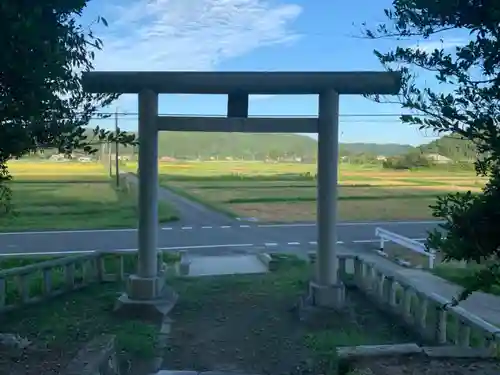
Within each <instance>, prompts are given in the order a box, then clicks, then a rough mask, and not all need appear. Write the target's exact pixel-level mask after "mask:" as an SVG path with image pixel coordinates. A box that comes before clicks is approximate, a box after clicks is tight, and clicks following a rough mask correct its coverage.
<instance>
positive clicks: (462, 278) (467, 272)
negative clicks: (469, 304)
mask: <svg viewBox="0 0 500 375" xmlns="http://www.w3.org/2000/svg"><path fill="white" fill-rule="evenodd" d="M479 267H480V266H479V265H472V264H468V265H467V266H466V267H464V268H462V267H458V266H456V265H455V266H454V265H447V264H440V265H438V266H436V267H435V268H433V269H432V270H431V271H432V273H433V274H435V275H436V276H439V277H441V278H443V279H445V280H448V281H451V282H452V283H455V284H458V285H460V286H462V287H467V282H468V281H470V280H471V278H472V277H474V274H475V272H476V271H477V270H478V269H479ZM483 291H484V292H485V293H491V294H495V295H497V296H499V295H500V285H492V286H491V287H490V288H489V289H488V290H483Z"/></svg>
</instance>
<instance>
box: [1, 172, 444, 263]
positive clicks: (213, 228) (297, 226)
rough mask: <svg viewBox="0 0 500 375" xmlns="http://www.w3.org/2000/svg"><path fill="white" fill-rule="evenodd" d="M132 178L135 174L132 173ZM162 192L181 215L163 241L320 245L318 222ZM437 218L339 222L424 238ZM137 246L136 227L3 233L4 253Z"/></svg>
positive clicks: (350, 240) (369, 234)
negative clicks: (260, 218)
mask: <svg viewBox="0 0 500 375" xmlns="http://www.w3.org/2000/svg"><path fill="white" fill-rule="evenodd" d="M127 178H129V180H130V181H131V182H134V181H136V177H135V176H133V175H128V176H127ZM159 198H160V199H164V200H165V201H168V202H169V203H170V204H172V205H174V206H175V207H176V208H177V210H178V211H179V213H180V217H181V218H182V220H181V221H180V222H177V223H175V224H172V225H169V226H163V227H161V228H159V233H158V247H159V248H161V249H164V250H172V251H176V250H186V251H189V252H203V253H206V254H211V255H216V254H223V253H227V252H235V251H246V252H248V251H255V250H256V249H263V248H265V249H268V248H273V249H274V251H291V252H295V251H297V249H299V251H303V250H306V251H308V250H311V249H313V248H314V247H315V246H316V240H317V233H316V230H317V228H316V224H315V223H294V224H258V223H252V222H243V221H238V220H235V219H232V218H229V217H227V216H225V215H223V214H221V213H219V212H214V211H212V210H210V209H209V208H207V207H205V206H203V205H201V204H199V203H196V202H192V201H190V200H188V199H186V198H184V197H181V196H179V195H177V194H174V193H173V192H171V191H169V190H167V189H164V188H160V191H159ZM437 223H438V222H436V221H420V222H368V223H340V224H339V225H338V227H339V233H338V240H339V241H341V242H343V243H345V245H346V246H348V247H349V246H354V245H365V246H371V245H372V244H374V245H375V244H376V243H377V239H376V238H375V228H376V227H382V228H385V229H387V230H390V231H393V232H396V233H398V234H401V235H403V236H405V237H409V238H413V239H418V240H420V239H424V238H425V237H426V232H427V231H428V230H430V229H432V228H435V227H436V226H437ZM136 249H137V230H136V229H107V230H72V231H39V232H18V233H0V255H8V254H20V253H22V254H27V255H31V254H34V255H35V254H42V253H43V254H63V253H65V254H71V253H85V252H91V251H96V250H124V251H126V250H130V251H135V250H136Z"/></svg>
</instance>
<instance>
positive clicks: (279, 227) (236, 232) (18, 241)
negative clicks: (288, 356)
mask: <svg viewBox="0 0 500 375" xmlns="http://www.w3.org/2000/svg"><path fill="white" fill-rule="evenodd" d="M436 225H437V224H436V223H435V222H374V223H341V224H339V238H338V239H339V241H342V242H344V243H345V244H349V243H358V244H362V243H376V238H375V235H374V232H375V228H376V227H377V226H381V227H383V228H386V229H388V230H390V231H394V232H396V233H399V234H401V235H404V236H406V237H410V238H414V239H423V238H425V237H426V232H427V231H428V230H430V229H432V228H434V227H436ZM316 239H317V234H316V225H315V224H313V223H297V224H254V223H252V224H246V223H241V222H240V223H235V224H232V225H201V226H200V225H192V226H189V225H175V226H168V227H163V228H160V231H159V236H158V245H159V247H161V248H165V249H170V250H179V249H186V250H196V249H198V250H200V251H201V250H203V251H222V249H237V248H242V249H243V248H251V247H261V246H265V247H279V248H281V249H285V248H295V247H314V246H315V245H316V242H315V241H316ZM136 247H137V231H136V230H135V229H115V230H111V229H110V230H81V231H47V232H25V233H1V234H0V252H1V253H38V252H55V253H59V252H72V251H73V252H81V251H92V250H117V249H119V250H126V249H135V248H136Z"/></svg>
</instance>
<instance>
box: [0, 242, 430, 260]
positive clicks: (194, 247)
mask: <svg viewBox="0 0 500 375" xmlns="http://www.w3.org/2000/svg"><path fill="white" fill-rule="evenodd" d="M413 240H415V241H424V240H425V238H413ZM377 242H379V240H378V239H371V240H354V241H347V242H346V241H337V243H338V244H351V243H377ZM287 245H288V246H308V245H317V241H308V242H299V241H288V242H283V243H279V242H265V243H264V244H262V243H255V244H254V243H236V244H220V245H187V246H170V247H159V248H158V250H160V251H176V250H203V249H221V248H241V247H259V246H264V247H278V246H287ZM96 251H102V252H103V253H120V252H123V253H127V252H136V251H137V249H131V248H127V249H101V250H95V249H92V250H70V249H68V250H61V251H46V252H43V251H41V252H24V253H23V252H10V253H0V257H9V256H10V257H13V256H21V257H23V256H40V255H62V254H88V253H94V252H96Z"/></svg>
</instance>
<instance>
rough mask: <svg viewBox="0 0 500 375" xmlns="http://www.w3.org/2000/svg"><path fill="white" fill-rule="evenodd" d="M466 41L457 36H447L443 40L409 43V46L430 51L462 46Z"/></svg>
mask: <svg viewBox="0 0 500 375" xmlns="http://www.w3.org/2000/svg"><path fill="white" fill-rule="evenodd" d="M465 43H466V40H464V39H458V38H449V39H444V40H424V41H422V42H418V43H416V44H413V45H411V46H410V47H409V48H412V49H414V50H417V49H418V50H420V51H422V52H426V53H431V52H434V50H436V49H437V50H441V49H443V50H447V49H450V48H455V47H458V46H462V45H464V44H465Z"/></svg>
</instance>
